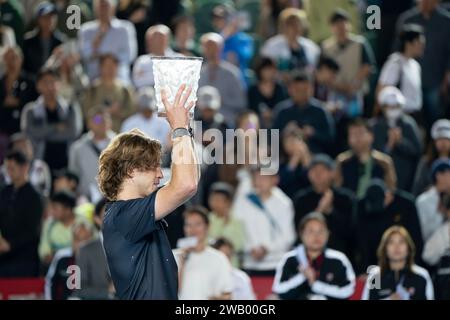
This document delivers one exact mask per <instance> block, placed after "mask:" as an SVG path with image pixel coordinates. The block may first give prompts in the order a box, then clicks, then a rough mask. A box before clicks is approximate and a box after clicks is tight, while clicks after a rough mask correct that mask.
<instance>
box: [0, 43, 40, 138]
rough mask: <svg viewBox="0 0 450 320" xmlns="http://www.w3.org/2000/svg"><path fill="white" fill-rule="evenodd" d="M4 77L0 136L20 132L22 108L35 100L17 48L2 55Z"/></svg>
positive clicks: (0, 85) (0, 86)
mask: <svg viewBox="0 0 450 320" xmlns="http://www.w3.org/2000/svg"><path fill="white" fill-rule="evenodd" d="M3 61H4V64H5V71H6V72H5V75H4V76H3V77H2V78H1V79H0V135H2V134H4V135H7V136H9V135H12V134H14V133H16V132H19V131H20V114H21V112H22V110H23V107H24V106H25V105H26V104H27V103H28V102H31V101H33V100H36V98H37V93H36V89H35V84H34V81H33V79H32V77H31V76H30V75H29V74H27V73H25V72H24V70H23V69H22V63H23V54H22V51H21V50H20V48H19V47H11V48H8V49H6V51H5V52H4V54H3Z"/></svg>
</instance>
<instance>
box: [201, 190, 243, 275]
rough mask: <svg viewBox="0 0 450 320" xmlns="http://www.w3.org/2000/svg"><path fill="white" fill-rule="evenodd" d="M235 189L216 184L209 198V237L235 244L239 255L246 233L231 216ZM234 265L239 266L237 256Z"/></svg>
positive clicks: (234, 257)
mask: <svg viewBox="0 0 450 320" xmlns="http://www.w3.org/2000/svg"><path fill="white" fill-rule="evenodd" d="M233 196H234V188H233V187H232V186H231V185H230V184H228V183H225V182H216V183H214V184H213V185H212V186H211V188H210V190H209V196H208V207H209V208H210V209H211V212H210V213H209V230H208V236H209V237H210V238H211V239H215V240H217V239H219V238H221V237H223V238H225V239H227V240H228V241H230V242H231V243H232V244H233V248H234V251H235V252H236V253H237V254H239V253H241V250H242V249H243V247H244V242H245V233H244V226H243V224H242V222H241V221H240V220H239V219H237V218H236V217H233V215H232V214H231V205H232V203H233ZM232 262H233V265H235V266H236V265H238V260H237V256H236V255H234V256H233V259H232Z"/></svg>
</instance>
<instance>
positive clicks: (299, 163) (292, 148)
mask: <svg viewBox="0 0 450 320" xmlns="http://www.w3.org/2000/svg"><path fill="white" fill-rule="evenodd" d="M280 152H281V161H280V170H279V175H280V183H279V184H278V186H279V187H280V189H281V190H283V192H284V193H286V195H287V196H288V197H289V198H291V199H293V197H294V195H295V193H296V192H297V191H298V190H301V189H304V188H306V187H308V186H309V180H308V175H307V169H308V167H309V164H310V162H311V152H310V151H309V148H308V146H307V144H306V143H305V141H303V138H302V135H301V133H300V132H298V130H295V129H294V130H290V129H286V130H284V131H283V132H282V139H281V150H280Z"/></svg>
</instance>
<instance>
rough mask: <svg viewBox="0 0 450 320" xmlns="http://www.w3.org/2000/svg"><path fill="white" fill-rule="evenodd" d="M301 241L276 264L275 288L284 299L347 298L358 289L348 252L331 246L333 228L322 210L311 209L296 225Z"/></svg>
mask: <svg viewBox="0 0 450 320" xmlns="http://www.w3.org/2000/svg"><path fill="white" fill-rule="evenodd" d="M297 232H298V236H299V238H300V239H301V240H302V241H301V242H302V244H300V245H298V246H297V247H295V248H294V249H293V250H291V251H289V252H288V253H286V254H285V255H284V256H283V257H282V259H281V260H280V262H279V263H278V266H277V271H276V274H275V279H274V282H273V286H272V291H273V292H274V293H276V294H277V295H278V297H279V298H280V299H282V300H344V299H348V298H350V296H351V295H352V294H353V293H354V291H355V272H354V271H353V267H352V264H351V263H350V261H349V259H348V258H347V256H346V255H345V254H344V253H342V252H340V251H337V250H333V249H330V248H328V246H327V243H328V239H329V236H330V230H329V229H328V226H327V221H326V219H325V217H324V216H323V214H321V213H318V212H311V213H309V214H308V215H306V216H305V217H303V219H302V220H301V221H300V223H299V225H298V226H297Z"/></svg>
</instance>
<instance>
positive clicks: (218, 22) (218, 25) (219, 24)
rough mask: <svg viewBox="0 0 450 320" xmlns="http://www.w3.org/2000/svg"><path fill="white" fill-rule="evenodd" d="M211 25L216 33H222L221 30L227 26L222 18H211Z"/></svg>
mask: <svg viewBox="0 0 450 320" xmlns="http://www.w3.org/2000/svg"><path fill="white" fill-rule="evenodd" d="M212 25H213V27H214V30H215V31H216V32H219V33H220V32H222V30H223V29H224V28H225V27H226V25H227V20H226V19H225V18H224V17H214V18H212Z"/></svg>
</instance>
